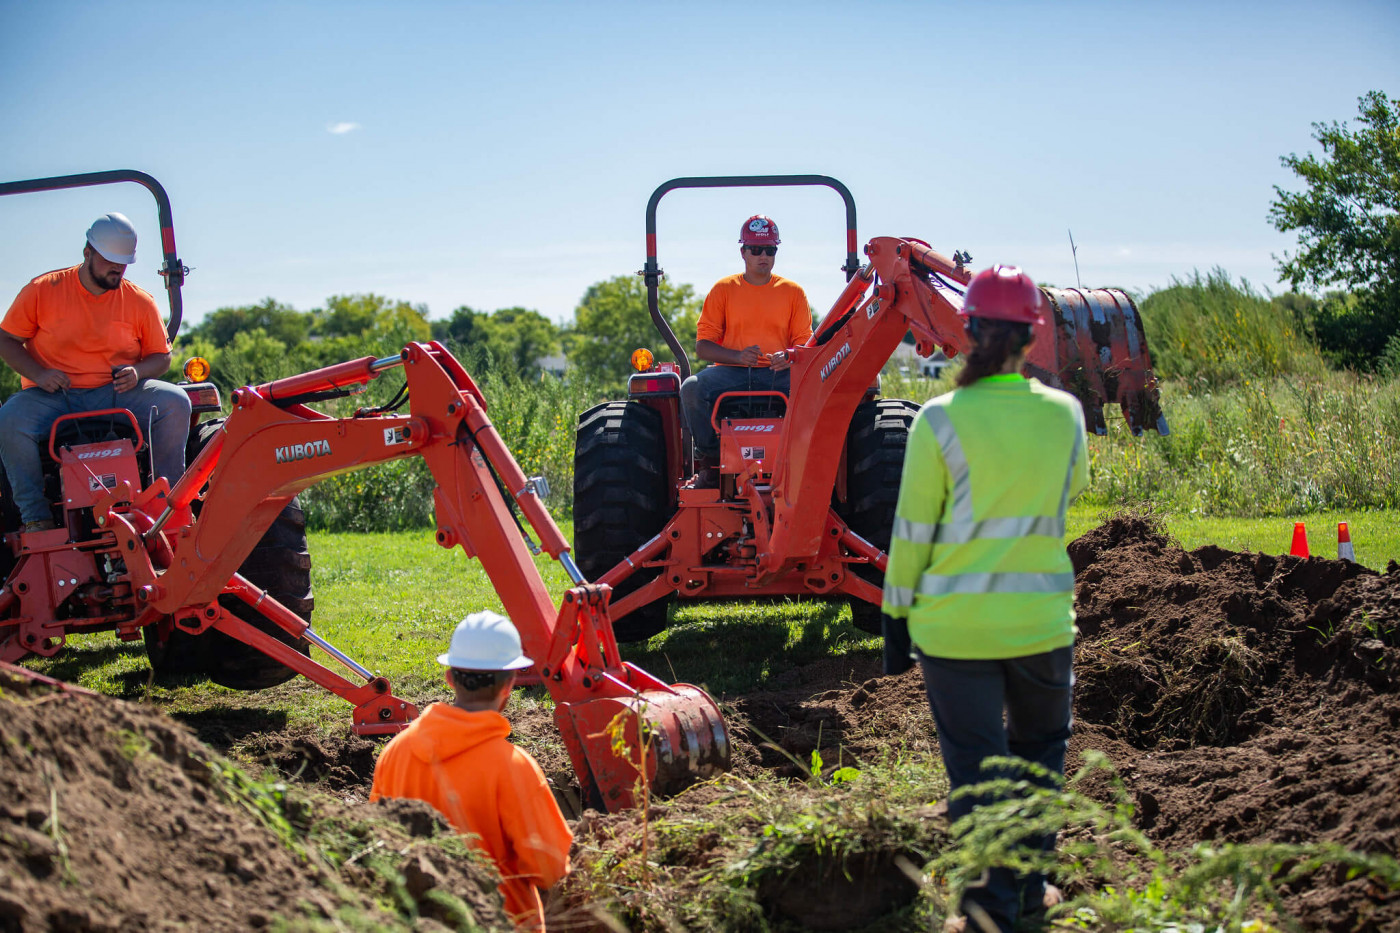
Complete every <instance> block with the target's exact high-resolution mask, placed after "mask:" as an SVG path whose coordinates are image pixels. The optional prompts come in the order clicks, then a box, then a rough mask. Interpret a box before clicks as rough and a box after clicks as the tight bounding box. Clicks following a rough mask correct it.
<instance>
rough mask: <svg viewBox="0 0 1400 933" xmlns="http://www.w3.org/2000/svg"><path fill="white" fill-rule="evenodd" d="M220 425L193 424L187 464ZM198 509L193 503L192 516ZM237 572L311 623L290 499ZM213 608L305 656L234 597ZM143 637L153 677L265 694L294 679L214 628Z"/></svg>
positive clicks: (299, 521)
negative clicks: (195, 677)
mask: <svg viewBox="0 0 1400 933" xmlns="http://www.w3.org/2000/svg"><path fill="white" fill-rule="evenodd" d="M222 426H223V422H222V421H221V420H218V419H215V420H213V421H205V422H203V423H202V424H200V425H199V430H198V434H197V436H196V437H192V438H191V439H190V445H189V449H188V450H187V455H188V460H187V462H191V461H193V459H194V457H195V456H196V455H197V454H198V453H199V451H200V450H202V449H204V445H205V444H207V443H208V442H209V439H210V438H212V437H213V436H214V435H215V434H216V433H218V430H219V429H220V428H221V427H222ZM200 504H201V503H199V502H198V501H196V502H195V503H194V508H195V509H196V511H197V510H198V509H199V507H200ZM238 572H239V573H240V574H241V575H242V576H243V577H244V578H245V579H246V580H247V581H248V582H249V583H251V584H253V585H254V586H256V587H258V588H259V589H262V590H266V591H267V594H268V595H269V596H271V597H272V598H273V599H275V600H277V601H278V602H279V603H281V604H282V605H284V606H286V607H287V608H288V609H290V610H292V611H293V612H295V613H296V614H297V615H298V616H300V617H301V618H303V619H305V620H306V621H307V622H310V621H311V613H312V610H313V609H314V608H315V605H316V600H315V597H314V596H312V593H311V555H310V553H309V552H308V551H307V547H306V517H305V515H304V514H303V513H302V510H301V504H300V503H299V502H298V501H297V500H296V499H293V500H292V501H291V502H289V503H287V505H286V507H285V508H283V509H282V511H281V513H280V514H279V515H278V516H277V518H276V520H275V521H273V523H272V525H271V527H269V528H268V529H267V532H266V533H265V534H264V535H263V536H262V539H261V540H260V541H259V542H258V543H257V546H256V547H254V548H253V550H252V552H251V553H250V554H249V555H248V557H247V558H246V559H245V560H244V561H243V565H242V566H241V567H239V568H238ZM219 605H220V606H222V607H223V608H224V610H225V611H227V612H230V613H232V614H233V615H236V616H238V618H240V619H242V620H243V621H245V622H248V623H249V624H251V625H253V626H255V627H256V628H258V629H260V630H261V631H263V632H266V633H267V634H269V635H271V636H273V637H274V638H276V639H277V640H278V641H281V642H283V643H285V644H288V645H291V646H292V647H293V648H295V649H296V650H297V651H299V652H301V653H302V654H304V655H308V656H309V655H310V653H311V645H310V643H309V642H307V641H306V639H304V638H296V637H295V636H293V635H291V634H289V633H288V632H287V631H286V630H285V629H283V628H282V627H281V626H279V625H277V624H276V623H275V622H273V621H272V620H271V619H268V618H267V617H265V616H264V615H263V614H262V613H260V612H258V611H257V610H256V609H254V608H253V607H252V606H250V605H248V604H247V603H245V602H243V600H241V599H239V598H238V597H236V596H230V595H223V596H220V597H219ZM143 634H144V635H145V637H146V655H147V657H148V658H149V659H150V662H151V668H152V669H153V670H154V671H155V672H156V674H157V675H165V674H203V675H205V676H207V677H208V678H209V679H210V680H212V681H213V682H214V683H216V684H218V685H220V686H221V687H229V688H230V689H233V690H266V689H267V688H269V687H275V686H277V685H278V684H282V683H286V682H287V681H289V680H291V679H292V678H293V677H295V676H296V675H297V672H296V671H294V670H292V669H291V668H290V667H287V666H286V665H284V664H280V663H278V662H277V661H274V660H273V659H272V658H269V657H268V656H267V655H265V654H263V653H262V652H261V651H259V650H258V649H256V648H254V647H253V646H252V645H249V644H246V643H244V642H241V641H239V640H238V639H236V638H233V637H232V636H230V635H226V634H224V633H223V632H220V631H216V630H214V629H210V630H208V631H206V632H204V633H202V634H199V635H191V634H189V633H188V632H182V631H180V630H179V629H175V630H174V631H172V632H171V633H170V638H169V640H167V641H164V642H161V641H159V640H158V639H159V634H158V631H157V627H156V626H154V625H148V626H146V628H145V631H144V633H143Z"/></svg>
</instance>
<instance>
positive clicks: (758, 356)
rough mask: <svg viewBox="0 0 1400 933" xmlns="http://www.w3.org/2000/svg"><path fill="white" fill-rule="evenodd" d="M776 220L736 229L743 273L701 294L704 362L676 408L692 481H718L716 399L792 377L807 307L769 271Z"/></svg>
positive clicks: (698, 346)
mask: <svg viewBox="0 0 1400 933" xmlns="http://www.w3.org/2000/svg"><path fill="white" fill-rule="evenodd" d="M780 242H781V240H779V239H778V225H777V224H775V223H773V221H772V220H770V219H769V218H767V217H765V216H763V215H762V214H755V215H754V216H752V217H750V218H749V219H748V220H746V221H744V225H743V227H741V228H740V229H739V256H740V258H741V259H743V261H744V271H743V272H742V273H739V274H736V275H730V276H726V277H725V278H722V279H720V280H719V281H718V282H716V283H715V284H714V287H713V288H711V289H710V293H709V294H708V295H706V296H705V306H704V308H703V310H701V312H700V324H699V326H698V327H697V328H696V335H695V338H696V339H695V355H696V356H698V357H699V358H700V359H702V360H705V361H706V362H709V363H715V364H718V365H714V366H707V367H705V368H704V369H702V370H700V371H699V372H697V373H696V374H695V375H693V376H691V377H690V378H689V379H687V380H686V381H685V383H684V384H683V385H682V386H681V406H682V407H683V408H684V409H685V418H686V421H687V422H688V423H689V425H690V433H691V436H692V437H693V438H694V439H695V468H696V478H695V485H696V486H697V487H712V486H716V485H718V483H719V438H718V437H717V436H716V435H715V429H714V426H713V425H712V424H711V423H710V416H711V412H712V410H713V408H714V405H715V400H716V399H717V398H719V396H721V395H723V394H724V393H725V392H737V391H771V390H776V391H779V392H783V393H786V392H787V391H788V388H789V383H790V380H791V375H792V374H791V373H790V372H789V369H790V368H791V367H792V359H791V357H790V355H789V354H788V349H789V348H790V347H795V346H798V345H799V344H803V343H806V342H807V340H808V338H810V337H811V336H812V310H811V307H810V306H809V305H808V304H807V294H806V292H804V291H803V290H802V286H801V285H798V284H797V283H796V282H793V281H790V280H788V279H785V278H782V277H781V276H777V275H774V274H773V263H774V262H775V260H776V257H777V253H778V244H779V243H780Z"/></svg>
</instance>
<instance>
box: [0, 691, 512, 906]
mask: <svg viewBox="0 0 1400 933" xmlns="http://www.w3.org/2000/svg"><path fill="white" fill-rule="evenodd" d="M313 823H315V824H316V825H317V826H318V827H319V829H318V832H320V833H322V834H323V835H324V836H325V840H324V841H327V842H332V841H333V842H337V843H339V844H340V845H339V846H332V845H322V846H319V847H318V846H313V845H311V844H310V842H309V840H308V838H307V836H306V834H305V830H306V829H307V828H308V827H309V826H311V825H312V824H313ZM438 837H446V838H448V839H450V840H452V841H453V842H455V837H452V836H451V834H450V833H448V832H446V830H445V827H443V826H442V824H441V821H440V820H438V819H437V818H436V817H435V816H434V815H433V814H432V812H431V810H428V809H427V808H426V807H424V806H423V805H421V804H406V803H402V802H401V803H399V804H396V805H395V807H393V808H380V807H376V808H368V807H361V808H359V810H358V811H357V812H355V813H350V812H345V813H327V812H324V811H322V812H318V811H316V810H315V809H313V808H312V806H311V805H310V804H309V803H307V802H305V801H296V800H290V799H287V798H285V797H282V796H276V795H273V794H270V793H268V792H267V791H266V789H262V790H260V789H259V788H258V787H257V786H255V785H253V784H252V782H250V781H248V779H246V778H243V777H242V776H241V775H240V774H239V773H237V772H235V771H234V770H233V769H232V768H230V767H229V766H228V765H227V764H226V763H225V762H223V760H222V759H219V758H217V757H216V756H214V755H213V753H211V752H210V751H209V749H208V748H206V747H205V746H203V745H201V744H200V743H199V742H197V741H196V740H195V739H194V737H193V736H192V735H191V734H190V733H189V732H188V731H187V730H186V729H185V728H184V727H182V726H179V725H177V724H175V723H174V722H173V721H171V720H170V719H169V718H167V717H166V716H164V715H163V714H161V713H159V712H157V711H154V710H151V709H149V708H146V707H142V706H138V705H135V704H130V703H124V702H122V701H120V700H113V699H110V698H106V697H97V696H87V695H79V694H73V693H62V692H50V691H48V690H47V689H45V688H43V687H41V686H39V685H36V684H34V683H33V682H30V681H25V680H22V679H18V678H11V677H10V676H9V675H0V930H3V931H6V933H9V931H29V930H93V931H104V930H112V931H116V930H122V931H129V930H130V931H136V930H167V929H169V930H173V929H201V930H256V929H263V928H266V927H268V926H269V925H270V924H272V923H273V921H274V920H275V919H277V918H283V919H294V918H303V919H305V920H317V919H327V918H333V917H337V916H345V912H346V911H349V912H350V913H351V915H353V916H356V917H357V918H359V919H361V920H363V921H365V923H367V924H368V925H370V926H374V927H376V928H380V927H382V928H386V929H392V928H394V927H395V926H401V927H406V926H407V922H406V920H405V917H407V916H409V915H412V914H417V913H421V914H423V915H425V916H439V917H440V919H444V920H449V921H450V920H452V919H453V918H455V917H457V916H459V915H460V914H461V912H462V911H463V910H465V911H468V912H469V913H470V914H471V915H474V916H475V917H476V918H477V922H478V923H480V924H482V925H484V926H486V927H488V928H490V929H508V928H509V925H508V924H507V923H506V922H505V920H504V917H503V916H502V914H501V912H500V908H499V901H498V898H497V897H496V895H495V892H494V882H493V880H492V878H491V875H490V873H489V872H487V871H485V870H484V869H482V868H481V867H480V866H479V865H477V864H476V862H474V861H473V860H471V859H466V858H451V857H449V856H448V853H447V852H446V851H445V850H443V849H441V848H440V847H439V846H437V845H435V844H434V842H435V840H436V839H437V838H438ZM351 849H353V850H354V851H356V852H359V853H360V857H359V858H355V859H351V858H348V857H346V856H350V855H351V854H352V853H351V851H350V850H351ZM376 860H378V861H379V862H380V863H381V864H380V868H379V870H376V869H375V868H374V867H373V866H374V865H375V862H376ZM337 865H342V867H340V868H337V867H335V866H337ZM385 865H387V866H388V867H390V868H392V869H393V872H397V873H398V874H401V875H403V876H404V877H405V878H407V879H408V887H407V889H405V890H404V891H403V893H402V894H401V895H400V897H401V901H402V903H401V904H400V907H401V914H402V915H401V916H394V915H391V914H388V913H386V912H385V911H384V909H383V908H382V907H380V906H379V903H380V902H381V900H382V901H383V902H391V901H392V897H393V891H392V887H393V884H394V883H395V882H392V881H390V880H389V879H388V878H387V877H386V876H387V875H389V874H392V873H393V872H386V871H384V870H383V869H384V866H385ZM447 891H450V892H452V894H453V897H451V898H448V897H443V896H442V893H443V892H447ZM464 899H465V900H464ZM454 925H455V924H454Z"/></svg>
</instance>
